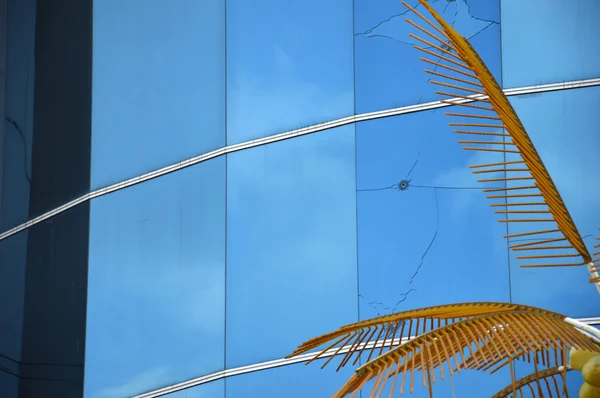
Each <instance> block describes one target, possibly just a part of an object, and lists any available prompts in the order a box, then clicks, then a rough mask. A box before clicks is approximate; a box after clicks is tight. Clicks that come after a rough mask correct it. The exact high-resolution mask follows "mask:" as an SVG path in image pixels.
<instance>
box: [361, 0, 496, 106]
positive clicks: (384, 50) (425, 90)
mask: <svg viewBox="0 0 600 398" xmlns="http://www.w3.org/2000/svg"><path fill="white" fill-rule="evenodd" d="M408 3H409V4H410V5H411V6H412V7H414V6H417V7H416V10H417V11H418V12H422V11H424V9H423V8H422V6H420V5H418V2H417V1H408ZM374 4H375V3H373V1H371V0H356V1H355V2H354V15H355V32H354V42H355V62H356V112H357V113H364V112H371V111H377V110H382V109H389V108H395V107H399V106H406V105H414V104H417V103H421V102H429V101H434V100H439V98H438V97H439V96H436V95H435V94H434V91H436V86H433V85H432V84H430V83H428V81H429V79H430V75H429V74H428V73H425V72H424V70H425V69H430V70H433V71H437V72H441V73H444V71H443V70H442V68H439V67H437V66H435V65H431V64H428V63H425V62H423V61H420V60H419V58H420V57H425V58H428V59H431V60H433V61H439V59H438V58H437V57H435V56H432V55H428V54H425V53H423V52H422V51H419V50H417V49H415V48H414V47H413V45H420V46H421V47H423V46H426V45H424V44H423V43H421V42H419V41H417V40H415V39H413V38H411V37H409V33H413V34H416V35H417V36H419V37H421V38H423V39H426V40H428V41H431V40H433V39H431V38H430V37H428V36H427V35H425V34H424V33H422V32H420V31H419V30H418V29H417V28H415V27H413V26H411V25H410V24H409V23H408V22H406V21H405V20H404V19H405V18H409V19H410V20H411V21H413V22H415V23H417V24H418V25H419V26H421V27H424V28H427V29H428V30H431V29H432V28H431V27H429V25H427V24H426V23H425V22H424V21H422V20H421V19H420V18H419V17H418V16H416V15H415V14H414V13H412V12H411V11H409V10H408V9H407V8H406V7H405V6H404V5H403V4H401V2H399V1H385V2H377V3H376V4H377V5H376V6H375V5H374ZM430 4H431V5H432V6H433V7H434V8H435V9H436V10H437V11H438V12H439V13H440V14H441V15H442V16H443V18H444V19H445V20H446V21H447V22H448V23H450V24H452V26H454V27H455V28H456V29H457V31H458V32H459V33H460V34H461V35H462V36H465V37H467V38H469V41H470V42H471V44H472V45H473V47H474V48H475V49H476V50H477V51H478V52H479V54H480V55H481V57H482V58H483V60H484V61H485V62H486V64H487V65H488V67H489V68H490V70H491V71H492V73H493V74H494V76H495V77H496V79H498V80H499V81H500V78H501V73H500V24H499V22H500V15H499V14H500V11H499V1H498V0H493V1H492V0H478V1H473V0H471V1H468V2H467V1H466V0H456V1H431V2H430ZM423 15H428V13H427V11H425V14H423ZM434 44H435V43H434ZM430 50H431V49H430ZM433 51H434V52H437V53H440V54H441V51H439V50H436V49H433Z"/></svg>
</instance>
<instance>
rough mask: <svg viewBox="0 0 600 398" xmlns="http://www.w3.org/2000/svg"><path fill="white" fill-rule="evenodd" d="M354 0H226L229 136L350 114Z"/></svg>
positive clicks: (231, 138) (260, 133)
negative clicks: (249, 0)
mask: <svg viewBox="0 0 600 398" xmlns="http://www.w3.org/2000/svg"><path fill="white" fill-rule="evenodd" d="M352 55H353V54H352V1H350V0H306V1H294V2H289V1H285V2H283V1H277V0H258V1H252V2H248V1H246V0H229V1H227V103H228V108H227V138H228V144H235V143H239V142H242V141H246V140H250V139H253V138H258V137H263V136H266V135H270V134H275V133H280V132H283V131H286V130H291V129H296V128H299V127H304V126H307V125H311V124H315V123H319V122H324V121H328V120H331V119H336V118H339V117H343V116H348V115H351V114H352V112H353V110H354V84H353V79H354V77H353V62H352Z"/></svg>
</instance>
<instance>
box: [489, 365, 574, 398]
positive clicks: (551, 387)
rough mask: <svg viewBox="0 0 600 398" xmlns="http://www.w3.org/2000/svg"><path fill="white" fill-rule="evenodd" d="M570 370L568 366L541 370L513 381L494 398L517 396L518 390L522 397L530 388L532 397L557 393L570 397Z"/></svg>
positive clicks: (549, 395)
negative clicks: (567, 377) (568, 386)
mask: <svg viewBox="0 0 600 398" xmlns="http://www.w3.org/2000/svg"><path fill="white" fill-rule="evenodd" d="M569 370H570V369H569V367H568V366H554V367H552V368H548V369H543V370H539V371H537V372H534V373H531V374H529V375H527V376H525V377H523V378H521V379H519V380H515V381H513V383H511V384H509V385H508V386H506V387H504V388H503V389H502V390H500V391H498V392H497V393H496V394H494V395H493V396H492V398H507V397H509V396H512V397H515V398H516V397H517V394H516V393H517V392H518V393H520V396H521V397H522V396H523V390H525V391H527V390H529V391H530V392H531V396H532V397H540V398H542V397H552V396H553V394H556V396H557V397H559V396H560V395H562V394H565V395H566V396H567V397H568V396H569V395H568V392H567V382H566V372H567V371H569ZM559 379H560V382H559ZM546 393H547V395H546Z"/></svg>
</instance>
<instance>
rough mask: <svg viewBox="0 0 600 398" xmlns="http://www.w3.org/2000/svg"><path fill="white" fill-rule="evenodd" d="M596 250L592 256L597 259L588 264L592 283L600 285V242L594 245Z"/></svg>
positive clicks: (598, 239)
mask: <svg viewBox="0 0 600 398" xmlns="http://www.w3.org/2000/svg"><path fill="white" fill-rule="evenodd" d="M598 230H600V228H598ZM596 240H597V241H600V236H597V237H596ZM594 250H595V251H594V252H593V253H592V256H593V257H595V258H593V259H592V261H591V262H590V263H589V264H588V269H589V271H590V275H591V276H592V277H591V278H590V282H591V283H596V284H598V283H600V274H598V271H600V242H598V243H595V244H594Z"/></svg>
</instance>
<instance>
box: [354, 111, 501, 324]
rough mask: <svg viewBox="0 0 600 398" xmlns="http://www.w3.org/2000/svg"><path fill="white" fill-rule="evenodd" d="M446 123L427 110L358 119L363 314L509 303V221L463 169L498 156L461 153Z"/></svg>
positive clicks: (488, 153) (499, 158) (360, 289)
mask: <svg viewBox="0 0 600 398" xmlns="http://www.w3.org/2000/svg"><path fill="white" fill-rule="evenodd" d="M449 121H453V122H457V120H449V117H447V116H444V115H443V112H435V111H427V112H419V113H412V114H407V115H402V116H399V117H393V118H388V119H378V120H372V121H368V122H364V123H360V124H359V125H357V166H358V183H357V185H358V189H359V191H358V246H359V247H358V256H359V257H358V261H359V292H360V317H361V319H368V318H371V317H373V316H376V315H379V314H381V315H383V314H387V313H390V312H394V311H402V310H407V309H412V308H419V307H424V306H430V305H437V304H448V303H456V302H464V301H509V280H508V263H507V254H506V251H507V244H506V242H505V240H504V239H503V236H504V235H505V234H506V227H505V226H503V225H501V224H500V223H498V222H497V217H496V215H495V214H494V212H493V210H492V209H490V207H489V203H488V200H487V199H486V198H485V195H484V194H482V193H481V189H482V188H483V185H482V184H481V183H477V177H476V176H474V175H472V173H471V170H470V169H469V165H473V164H481V163H491V162H500V161H502V154H501V153H494V152H472V151H463V150H462V149H461V145H459V144H458V143H457V142H456V141H457V134H453V133H452V128H450V127H448V125H447V123H448V122H449ZM460 138H464V137H460ZM402 180H410V182H409V185H408V188H406V189H405V190H400V189H399V185H398V184H399V183H400V182H401V181H402ZM434 187H437V188H434Z"/></svg>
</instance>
